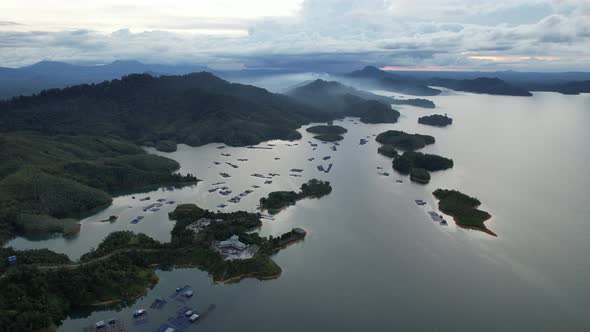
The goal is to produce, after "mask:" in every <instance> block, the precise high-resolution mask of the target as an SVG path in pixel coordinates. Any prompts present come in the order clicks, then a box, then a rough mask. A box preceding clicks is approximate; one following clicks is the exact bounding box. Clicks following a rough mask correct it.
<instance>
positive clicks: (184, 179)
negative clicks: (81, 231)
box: [0, 133, 197, 243]
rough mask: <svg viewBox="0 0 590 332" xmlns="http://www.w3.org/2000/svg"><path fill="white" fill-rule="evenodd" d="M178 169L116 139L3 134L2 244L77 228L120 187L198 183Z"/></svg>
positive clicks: (0, 145)
mask: <svg viewBox="0 0 590 332" xmlns="http://www.w3.org/2000/svg"><path fill="white" fill-rule="evenodd" d="M178 168H179V164H178V163H177V162H176V161H174V160H171V159H168V158H164V157H160V156H156V155H152V154H148V153H146V152H145V151H144V150H143V149H142V148H140V147H138V146H137V145H135V144H133V143H130V142H126V141H123V140H120V139H115V138H104V137H96V136H65V135H56V136H45V135H37V134H20V133H10V134H0V243H3V242H5V241H6V240H8V239H9V238H11V237H12V236H14V235H16V234H20V235H25V236H28V235H37V236H39V235H44V234H51V233H56V232H59V233H65V234H68V233H76V232H77V230H78V227H77V225H78V223H77V219H78V218H80V217H81V216H83V215H86V214H88V213H91V212H93V211H96V210H97V209H100V208H103V207H106V206H108V205H109V204H110V203H111V201H112V196H113V195H116V194H117V193H119V192H123V191H133V190H141V189H148V188H152V187H157V186H167V185H171V186H179V185H186V184H194V183H196V182H197V179H196V177H195V176H193V175H191V174H186V175H180V174H178V173H174V172H175V171H176V170H177V169H178Z"/></svg>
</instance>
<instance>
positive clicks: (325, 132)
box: [305, 125, 348, 142]
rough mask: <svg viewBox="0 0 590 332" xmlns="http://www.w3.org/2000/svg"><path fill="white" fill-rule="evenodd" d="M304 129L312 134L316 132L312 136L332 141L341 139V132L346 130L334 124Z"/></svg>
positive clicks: (343, 132)
mask: <svg viewBox="0 0 590 332" xmlns="http://www.w3.org/2000/svg"><path fill="white" fill-rule="evenodd" d="M305 131H307V132H308V133H312V134H317V135H316V136H314V137H313V138H315V139H318V140H320V141H326V142H334V141H340V140H343V139H344V137H343V136H342V134H345V133H346V132H348V130H346V128H344V127H340V126H335V125H319V126H313V127H309V128H307V129H306V130H305Z"/></svg>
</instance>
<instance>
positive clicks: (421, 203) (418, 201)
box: [398, 180, 430, 213]
mask: <svg viewBox="0 0 590 332" xmlns="http://www.w3.org/2000/svg"><path fill="white" fill-rule="evenodd" d="M398 181H399V180H398ZM414 202H416V204H418V205H426V202H425V201H423V200H421V199H417V200H414ZM429 213H430V212H429Z"/></svg>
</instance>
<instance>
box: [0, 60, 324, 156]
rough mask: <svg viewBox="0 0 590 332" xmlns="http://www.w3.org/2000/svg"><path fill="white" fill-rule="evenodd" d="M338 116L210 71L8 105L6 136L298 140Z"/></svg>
mask: <svg viewBox="0 0 590 332" xmlns="http://www.w3.org/2000/svg"><path fill="white" fill-rule="evenodd" d="M333 117H334V115H333V114H330V113H327V112H322V111H321V110H318V109H316V108H313V107H310V106H307V105H304V104H302V103H300V102H297V101H295V100H294V99H292V98H290V97H287V96H284V95H279V94H273V93H270V92H268V91H267V90H264V89H261V88H257V87H254V86H249V85H242V84H232V83H230V82H227V81H225V80H222V79H220V78H218V77H216V76H214V75H212V74H210V73H207V72H201V73H194V74H189V75H184V76H160V77H153V76H150V75H147V74H133V75H129V76H125V77H123V78H122V79H116V80H112V81H109V82H103V83H99V84H90V85H88V84H84V85H77V86H73V87H69V88H64V89H53V90H45V91H43V92H41V93H39V94H38V95H34V96H30V97H18V98H14V99H11V100H7V101H0V132H15V131H29V132H37V133H41V134H46V135H56V134H72V135H97V136H111V137H119V138H123V139H127V140H130V141H133V142H135V143H138V144H142V145H156V144H157V143H158V142H160V141H163V140H166V141H170V140H172V141H175V142H178V143H186V144H189V145H193V146H196V145H202V144H207V143H212V142H223V143H226V144H229V145H250V144H256V143H259V142H261V141H264V140H269V139H296V138H299V137H300V134H299V133H298V132H297V131H296V129H297V128H298V127H299V126H301V125H302V124H305V123H309V122H313V121H327V120H330V119H332V118H333Z"/></svg>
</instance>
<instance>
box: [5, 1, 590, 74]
mask: <svg viewBox="0 0 590 332" xmlns="http://www.w3.org/2000/svg"><path fill="white" fill-rule="evenodd" d="M516 2H518V4H517V5H523V4H529V3H539V2H540V1H534V0H531V1H526V0H519V1H516ZM414 3H416V5H415V6H414ZM427 3H431V2H429V1H424V0H411V1H410V0H404V1H383V0H366V1H362V0H307V1H305V3H304V5H303V8H302V10H301V14H300V16H298V17H293V18H265V19H261V20H256V21H252V20H240V21H236V22H233V21H231V20H225V21H224V20H222V19H199V18H197V17H195V18H185V19H183V20H179V21H177V22H165V21H158V22H154V25H155V26H159V27H162V29H164V28H169V29H181V30H182V29H188V30H190V29H195V28H202V29H207V28H229V29H233V28H236V29H242V28H243V29H247V31H248V34H247V36H239V37H231V36H205V35H192V34H187V33H175V32H172V31H164V30H158V29H154V30H149V31H143V32H132V31H130V30H129V29H121V30H117V31H113V32H111V33H100V32H97V31H91V30H73V31H58V32H42V31H41V32H36V31H31V32H17V31H10V28H4V29H3V30H0V48H2V52H0V64H1V65H9V66H10V65H12V66H18V65H24V64H29V63H31V62H36V61H39V60H44V59H51V60H64V61H74V62H93V63H97V62H99V63H100V62H102V63H104V62H109V61H113V60H117V59H137V60H140V61H144V62H151V63H201V64H221V65H223V64H224V63H228V64H234V63H243V64H245V65H246V66H249V67H260V68H262V67H264V68H298V67H301V68H303V67H305V68H312V69H313V68H317V70H320V69H321V68H322V66H323V68H331V69H334V70H340V69H341V68H344V67H346V66H349V67H352V66H360V65H363V64H370V63H373V64H384V65H385V64H397V65H440V66H444V65H453V66H472V67H477V66H493V65H497V64H494V63H486V62H482V61H476V60H473V59H470V58H468V56H466V55H465V54H464V53H465V52H468V53H470V54H471V53H477V54H479V55H495V56H503V55H504V56H510V55H525V56H533V57H534V56H565V57H568V56H571V57H573V56H577V57H580V56H582V55H586V59H587V58H588V56H587V55H588V53H587V52H588V51H587V49H590V47H589V46H590V45H588V44H589V43H590V19H589V18H588V14H587V12H584V11H580V10H571V8H570V7H567V8H570V9H569V10H567V8H565V7H563V6H557V7H556V9H555V13H554V14H552V15H549V16H547V17H546V18H544V19H542V20H539V21H537V22H536V23H527V24H496V25H484V24H476V23H462V22H459V21H454V18H455V16H453V15H455V14H453V15H451V14H449V12H452V11H465V10H467V11H470V10H472V11H475V12H477V13H483V14H489V13H496V12H498V11H500V10H505V9H506V8H517V7H518V6H517V5H513V4H512V2H511V1H507V0H502V1H498V2H497V3H491V2H489V1H483V0H473V1H463V2H461V1H456V0H453V1H451V0H441V2H439V3H437V4H436V5H433V6H432V7H433V8H430V9H429V8H426V7H424V8H425V9H424V11H425V12H424V13H422V12H420V11H419V10H418V9H419V8H422V7H420V6H424V4H427ZM396 4H397V5H400V4H401V5H404V6H405V7H400V6H398V7H396ZM408 6H409V7H408ZM412 6H414V7H412ZM580 6H582V4H580ZM396 8H402V10H401V12H399V11H397V9H396ZM412 8H413V10H416V11H418V12H419V14H420V15H418V14H416V15H414V14H412V10H411V9H412ZM404 13H405V14H404ZM430 13H433V15H432V16H431V17H432V20H429V21H425V20H424V19H423V17H426V16H427V14H430ZM402 14H403V15H402ZM449 15H450V16H449ZM429 17H430V16H429ZM0 25H1V23H0ZM7 29H8V30H7ZM586 61H590V60H586ZM569 62H571V61H567V60H564V62H562V63H561V65H562V66H564V67H565V66H568V65H569ZM585 64H586V65H590V63H585ZM521 65H523V66H526V63H521ZM314 70H315V69H314Z"/></svg>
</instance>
